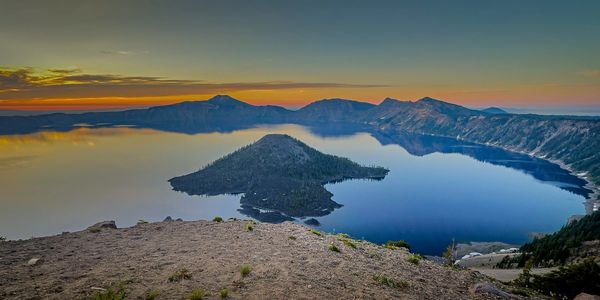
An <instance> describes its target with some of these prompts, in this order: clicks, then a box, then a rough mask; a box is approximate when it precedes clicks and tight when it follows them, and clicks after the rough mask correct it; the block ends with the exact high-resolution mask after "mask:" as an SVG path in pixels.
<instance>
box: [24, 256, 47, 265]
mask: <svg viewBox="0 0 600 300" xmlns="http://www.w3.org/2000/svg"><path fill="white" fill-rule="evenodd" d="M42 262H44V260H43V259H42V258H40V257H34V258H32V259H30V260H29V261H27V265H28V266H35V265H39V264H41V263H42Z"/></svg>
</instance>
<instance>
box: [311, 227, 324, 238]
mask: <svg viewBox="0 0 600 300" xmlns="http://www.w3.org/2000/svg"><path fill="white" fill-rule="evenodd" d="M308 231H310V232H311V233H312V234H316V235H318V236H323V234H322V233H321V232H320V231H318V230H315V229H312V228H311V229H309V230H308Z"/></svg>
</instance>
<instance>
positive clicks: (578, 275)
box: [516, 257, 600, 299]
mask: <svg viewBox="0 0 600 300" xmlns="http://www.w3.org/2000/svg"><path fill="white" fill-rule="evenodd" d="M527 265H528V267H529V266H531V265H533V261H528V263H527ZM524 273H525V270H524ZM530 278H531V280H529V279H530ZM520 279H521V280H520V281H519V280H517V281H516V283H517V284H520V285H525V286H528V287H530V288H532V289H534V290H538V291H541V292H542V293H544V294H547V295H550V296H552V297H556V298H559V299H561V298H568V299H572V298H574V297H575V296H577V295H578V294H579V293H588V294H592V295H598V294H600V266H599V265H598V263H597V262H596V258H595V257H588V258H586V259H584V260H583V261H582V262H580V263H576V264H572V265H568V266H562V267H560V268H559V269H558V270H554V271H552V272H550V273H548V274H544V275H535V274H530V273H529V272H527V274H526V275H524V276H520ZM525 279H527V281H525Z"/></svg>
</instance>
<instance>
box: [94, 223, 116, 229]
mask: <svg viewBox="0 0 600 300" xmlns="http://www.w3.org/2000/svg"><path fill="white" fill-rule="evenodd" d="M89 228H112V229H117V224H115V221H102V222H98V223H96V224H94V225H92V226H90V227H88V229H89Z"/></svg>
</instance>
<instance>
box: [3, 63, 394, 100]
mask: <svg viewBox="0 0 600 300" xmlns="http://www.w3.org/2000/svg"><path fill="white" fill-rule="evenodd" d="M375 87H386V86H385V85H372V84H347V83H328V82H293V81H263V82H221V83H219V82H207V81H201V80H174V79H166V78H162V77H150V76H122V75H114V74H85V73H83V72H82V71H81V70H79V69H73V70H71V69H51V70H46V72H43V73H36V72H35V71H34V69H32V68H19V69H1V68H0V100H32V99H61V98H101V97H151V96H177V95H197V94H213V93H224V92H239V91H250V90H283V89H313V88H314V89H318V88H375Z"/></svg>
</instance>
